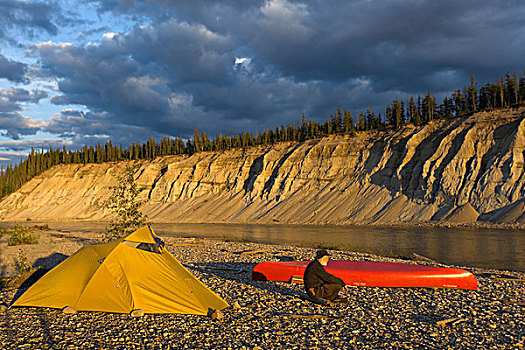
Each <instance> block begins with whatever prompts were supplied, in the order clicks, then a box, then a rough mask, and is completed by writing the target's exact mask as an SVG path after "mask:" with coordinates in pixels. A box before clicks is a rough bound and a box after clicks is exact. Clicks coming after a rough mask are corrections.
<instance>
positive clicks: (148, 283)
mask: <svg viewBox="0 0 525 350" xmlns="http://www.w3.org/2000/svg"><path fill="white" fill-rule="evenodd" d="M12 306H31V307H50V308H58V309H62V308H65V307H71V308H73V309H75V310H78V311H104V312H115V313H130V312H132V311H134V310H142V311H143V312H144V313H179V314H196V315H206V314H208V312H209V310H210V309H216V310H222V309H224V308H226V307H228V306H229V305H228V303H226V301H224V300H223V299H222V298H220V297H219V296H218V295H216V294H215V293H214V292H212V291H211V290H210V289H208V288H207V287H206V286H205V285H204V284H203V283H202V282H200V281H199V280H198V279H197V278H195V277H194V276H193V275H192V274H191V273H190V272H189V271H188V270H187V269H186V268H185V267H184V266H182V264H181V263H180V262H179V261H177V259H175V257H174V256H173V255H172V254H171V253H170V252H168V251H167V250H166V249H165V248H164V242H163V241H162V240H161V239H160V238H159V237H158V236H157V235H156V234H155V233H154V232H153V230H152V229H151V228H150V227H149V226H144V227H142V228H140V229H138V230H137V231H135V232H133V233H132V234H130V235H129V236H127V237H125V238H123V239H119V240H117V241H113V242H109V243H105V244H97V245H90V246H86V247H84V248H81V249H80V250H78V251H77V252H76V253H75V254H73V255H71V256H70V257H69V258H67V259H66V260H64V261H63V262H62V263H60V264H59V265H58V266H56V267H55V268H53V269H52V270H51V271H49V272H48V273H47V274H45V275H44V276H43V277H42V278H40V279H39V280H38V281H37V282H35V283H34V284H33V285H32V286H31V287H30V288H29V289H28V290H27V291H26V292H25V293H24V294H22V295H21V296H20V298H18V299H17V300H16V301H15V302H14V303H13V305H12Z"/></svg>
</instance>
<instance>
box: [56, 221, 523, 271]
mask: <svg viewBox="0 0 525 350" xmlns="http://www.w3.org/2000/svg"><path fill="white" fill-rule="evenodd" d="M49 226H50V227H51V228H55V229H69V230H86V231H104V227H105V224H102V223H85V222H84V223H49ZM152 227H153V229H154V230H155V232H157V233H158V234H161V235H173V236H177V237H206V238H214V239H228V240H243V241H251V242H260V243H272V244H286V245H297V246H304V247H317V246H326V247H328V248H331V249H341V250H349V251H359V252H367V253H374V254H379V255H402V256H411V254H412V253H417V254H420V255H424V256H426V257H428V258H431V259H433V260H436V261H439V262H442V263H446V264H452V265H459V266H478V267H487V268H496V269H506V270H519V271H525V248H524V247H525V230H501V229H477V228H476V229H474V228H441V227H440V228H436V227H427V228H420V227H410V228H392V227H376V226H370V227H368V226H309V225H246V224H153V225H152Z"/></svg>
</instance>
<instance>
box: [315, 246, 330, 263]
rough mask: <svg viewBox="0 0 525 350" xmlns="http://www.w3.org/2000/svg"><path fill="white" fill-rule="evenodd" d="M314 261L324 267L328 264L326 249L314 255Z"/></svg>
mask: <svg viewBox="0 0 525 350" xmlns="http://www.w3.org/2000/svg"><path fill="white" fill-rule="evenodd" d="M315 259H316V260H317V261H319V263H321V265H323V266H326V265H327V264H328V259H329V257H328V252H327V251H326V249H319V250H318V251H317V252H316V253H315Z"/></svg>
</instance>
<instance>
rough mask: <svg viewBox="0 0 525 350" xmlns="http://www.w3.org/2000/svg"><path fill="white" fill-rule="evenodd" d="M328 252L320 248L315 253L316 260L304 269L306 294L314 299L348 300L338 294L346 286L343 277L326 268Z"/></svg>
mask: <svg viewBox="0 0 525 350" xmlns="http://www.w3.org/2000/svg"><path fill="white" fill-rule="evenodd" d="M328 259H329V258H328V252H327V251H326V250H325V249H320V250H318V251H317V253H316V255H315V260H314V261H312V262H311V263H309V264H308V266H307V267H306V270H304V287H305V288H306V294H308V296H309V297H310V298H312V299H327V300H329V301H332V302H339V303H341V302H346V301H347V300H346V299H345V298H339V297H338V296H337V295H338V294H339V291H340V290H341V288H343V287H344V286H345V283H344V282H343V280H342V279H340V278H338V277H335V276H334V275H332V274H329V273H328V272H326V270H325V269H324V266H326V265H327V264H328Z"/></svg>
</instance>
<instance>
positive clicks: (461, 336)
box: [0, 231, 525, 349]
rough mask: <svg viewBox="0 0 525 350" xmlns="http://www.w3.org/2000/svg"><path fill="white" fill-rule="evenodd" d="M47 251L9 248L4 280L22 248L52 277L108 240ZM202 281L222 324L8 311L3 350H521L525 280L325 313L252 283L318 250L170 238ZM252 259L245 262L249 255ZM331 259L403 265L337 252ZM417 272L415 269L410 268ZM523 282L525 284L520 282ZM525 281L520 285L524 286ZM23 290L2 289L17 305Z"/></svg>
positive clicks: (488, 277)
mask: <svg viewBox="0 0 525 350" xmlns="http://www.w3.org/2000/svg"><path fill="white" fill-rule="evenodd" d="M40 235H41V239H40V244H38V245H34V246H19V247H7V244H6V242H5V237H3V238H2V240H1V241H0V256H1V258H2V260H1V266H0V269H1V270H0V271H2V273H3V274H4V275H5V274H10V273H12V267H10V266H11V265H12V261H13V259H15V258H16V256H17V254H18V248H22V249H23V250H24V252H25V253H26V254H27V256H28V259H29V261H30V262H31V263H35V262H37V264H38V265H41V266H44V267H46V268H51V267H53V266H54V265H56V264H57V263H58V262H59V261H61V260H63V259H64V258H65V257H66V256H68V255H70V254H72V253H73V252H75V251H76V250H77V249H78V248H80V247H81V246H83V245H85V244H92V243H96V242H97V241H98V239H99V238H100V235H98V234H94V233H88V232H64V231H42V232H41V233H40ZM163 238H164V239H165V242H166V246H167V248H168V250H169V251H171V252H172V253H173V254H174V256H175V257H176V258H177V259H179V261H181V262H182V263H183V264H184V265H185V266H186V267H187V268H188V269H189V270H190V271H191V272H192V273H193V274H194V275H195V276H196V277H197V278H199V279H200V280H201V281H202V282H203V283H204V284H206V285H207V286H208V287H209V288H211V289H212V290H213V291H214V292H216V293H217V294H219V295H220V296H221V297H222V298H224V299H225V300H226V301H227V302H228V303H229V304H230V305H231V307H230V308H228V309H225V310H223V312H222V314H221V316H222V317H220V318H218V319H212V318H211V317H205V316H193V315H175V314H172V315H148V314H147V315H145V316H143V317H138V318H132V317H130V316H129V315H127V314H108V313H99V312H78V313H76V314H73V315H67V314H63V313H62V312H61V311H60V310H55V309H47V308H12V309H7V308H5V307H3V308H2V310H1V313H0V348H2V349H12V348H19V349H523V348H524V345H525V317H524V311H525V281H524V279H525V273H522V272H516V271H499V270H489V269H480V268H469V267H461V268H465V269H467V270H469V271H471V272H473V273H475V274H476V275H477V277H478V282H479V289H478V291H470V290H452V289H426V288H351V287H347V288H345V289H344V291H343V295H344V296H345V297H346V298H348V299H349V301H350V302H349V303H348V304H335V305H330V306H319V305H315V304H312V303H309V302H307V301H303V300H302V299H300V298H299V293H300V292H302V291H303V286H302V285H294V284H289V283H283V282H259V281H252V280H251V270H252V268H253V266H255V264H257V263H259V262H262V261H279V260H283V261H284V260H310V259H311V258H312V256H313V255H314V252H315V249H313V248H302V247H294V246H278V245H267V244H257V243H251V242H226V241H221V240H208V239H194V238H174V237H163ZM243 253H244V254H243ZM331 255H332V259H354V260H373V261H397V262H400V261H403V260H398V259H393V258H388V257H380V256H375V255H370V254H364V253H357V252H341V251H331ZM404 262H407V263H410V261H404ZM513 278H517V280H513ZM520 279H521V280H520ZM22 291H23V289H19V290H17V289H11V290H2V291H1V292H0V303H4V305H9V304H10V303H11V301H12V299H13V298H14V297H15V295H16V294H17V293H18V294H19V293H21V292H22Z"/></svg>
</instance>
